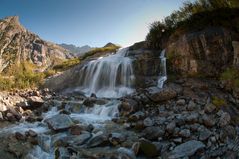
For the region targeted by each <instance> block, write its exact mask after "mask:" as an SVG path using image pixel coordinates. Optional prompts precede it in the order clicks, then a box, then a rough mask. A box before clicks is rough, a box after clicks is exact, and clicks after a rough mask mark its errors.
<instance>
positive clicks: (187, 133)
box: [178, 129, 191, 138]
mask: <svg viewBox="0 0 239 159" xmlns="http://www.w3.org/2000/svg"><path fill="white" fill-rule="evenodd" d="M178 134H179V135H180V136H181V137H185V138H188V137H190V135H191V132H190V130H188V129H183V130H180V131H179V133H178Z"/></svg>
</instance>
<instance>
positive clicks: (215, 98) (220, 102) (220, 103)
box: [212, 97, 227, 107]
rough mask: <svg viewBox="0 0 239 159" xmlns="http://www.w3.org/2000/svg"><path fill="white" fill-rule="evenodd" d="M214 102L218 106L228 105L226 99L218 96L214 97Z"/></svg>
mask: <svg viewBox="0 0 239 159" xmlns="http://www.w3.org/2000/svg"><path fill="white" fill-rule="evenodd" d="M212 104H213V105H215V106H217V107H222V106H226V104H227V103H226V101H225V100H224V99H221V98H218V97H212Z"/></svg>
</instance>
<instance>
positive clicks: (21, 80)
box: [0, 62, 44, 90]
mask: <svg viewBox="0 0 239 159" xmlns="http://www.w3.org/2000/svg"><path fill="white" fill-rule="evenodd" d="M34 69H35V66H34V65H33V64H31V63H29V62H23V63H21V64H15V65H12V66H11V67H10V69H9V70H8V71H7V73H6V74H5V76H1V78H0V84H1V86H0V89H1V90H10V89H25V88H34V87H38V86H40V85H41V84H42V83H43V80H44V73H42V72H35V70H34Z"/></svg>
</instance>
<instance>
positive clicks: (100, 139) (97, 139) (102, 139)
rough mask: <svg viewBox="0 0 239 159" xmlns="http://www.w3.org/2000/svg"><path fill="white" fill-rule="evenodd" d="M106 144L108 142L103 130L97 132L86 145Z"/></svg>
mask: <svg viewBox="0 0 239 159" xmlns="http://www.w3.org/2000/svg"><path fill="white" fill-rule="evenodd" d="M108 144H109V142H108V137H107V135H106V134H104V133H103V132H98V133H97V134H95V135H94V136H93V137H92V138H91V139H90V140H89V141H88V142H87V147H97V146H105V145H108Z"/></svg>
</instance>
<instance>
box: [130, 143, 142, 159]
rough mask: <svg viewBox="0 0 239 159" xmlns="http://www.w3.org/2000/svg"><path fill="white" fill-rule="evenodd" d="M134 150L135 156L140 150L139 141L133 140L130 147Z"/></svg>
mask: <svg viewBox="0 0 239 159" xmlns="http://www.w3.org/2000/svg"><path fill="white" fill-rule="evenodd" d="M131 149H132V150H133V151H134V154H135V155H136V156H137V155H138V153H139V150H140V142H135V143H134V144H133V145H132V148H131Z"/></svg>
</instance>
